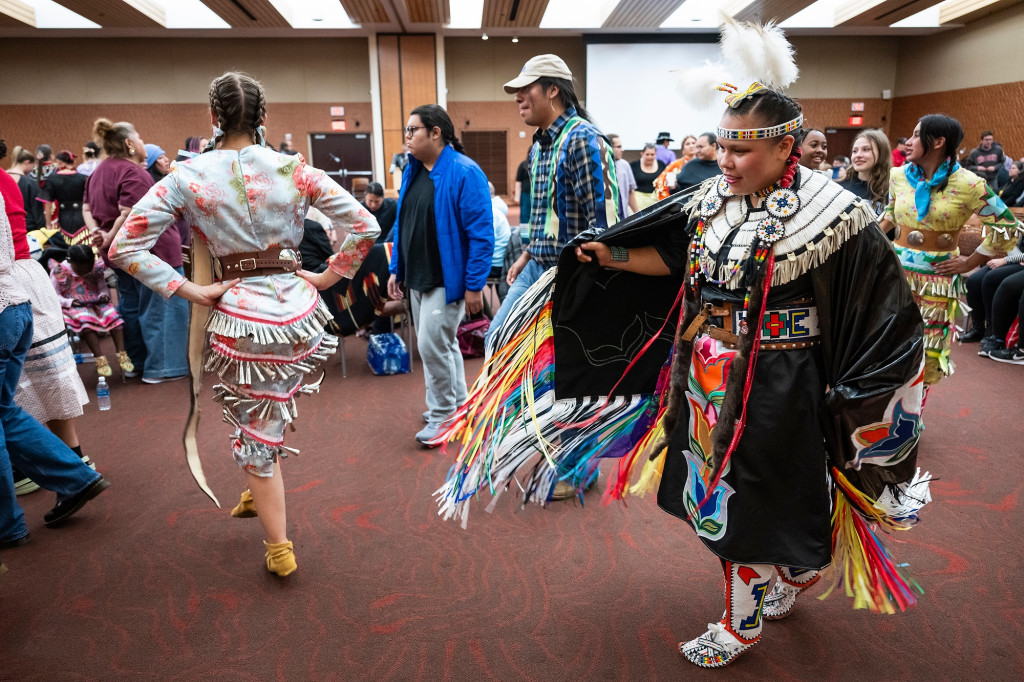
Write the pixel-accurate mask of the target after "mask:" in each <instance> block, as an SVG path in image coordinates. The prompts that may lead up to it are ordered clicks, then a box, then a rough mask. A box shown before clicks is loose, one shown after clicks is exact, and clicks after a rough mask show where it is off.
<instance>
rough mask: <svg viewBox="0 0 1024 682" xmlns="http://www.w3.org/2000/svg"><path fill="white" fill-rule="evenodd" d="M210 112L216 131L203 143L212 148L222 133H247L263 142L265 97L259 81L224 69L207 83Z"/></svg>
mask: <svg viewBox="0 0 1024 682" xmlns="http://www.w3.org/2000/svg"><path fill="white" fill-rule="evenodd" d="M210 111H212V112H213V114H214V116H215V117H216V119H217V128H218V129H219V132H217V134H216V135H214V137H213V138H212V139H211V140H210V143H209V144H207V145H206V149H204V150H203V151H208V150H210V149H215V148H216V147H217V143H218V142H220V141H221V140H222V139H223V138H224V136H225V135H230V134H240V135H248V136H249V137H250V138H251V139H252V141H253V142H259V143H260V144H263V143H264V140H263V131H262V130H261V127H262V125H263V119H264V117H266V115H267V99H266V96H265V95H264V94H263V86H262V85H260V82H259V81H258V80H256V79H255V78H253V77H252V76H250V75H249V74H247V73H239V72H235V71H228V72H227V73H225V74H224V75H223V76H221V77H220V78H215V79H214V80H213V82H212V83H210Z"/></svg>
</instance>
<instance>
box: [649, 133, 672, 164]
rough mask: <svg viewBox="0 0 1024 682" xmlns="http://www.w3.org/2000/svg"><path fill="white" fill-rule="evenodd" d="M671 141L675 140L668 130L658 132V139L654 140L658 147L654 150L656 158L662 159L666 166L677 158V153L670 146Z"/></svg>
mask: <svg viewBox="0 0 1024 682" xmlns="http://www.w3.org/2000/svg"><path fill="white" fill-rule="evenodd" d="M670 142H675V140H673V139H672V135H670V134H669V133H668V132H667V131H663V132H660V133H658V139H656V140H655V141H654V144H655V145H656V148H655V150H654V158H656V159H657V160H658V161H661V162H662V163H664V164H665V165H666V166H667V165H669V164H670V163H672V162H673V161H675V160H676V153H675V152H674V151H672V150H671V149H669V148H668V145H669V143H670Z"/></svg>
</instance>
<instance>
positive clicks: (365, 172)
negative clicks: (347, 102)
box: [309, 133, 373, 199]
mask: <svg viewBox="0 0 1024 682" xmlns="http://www.w3.org/2000/svg"><path fill="white" fill-rule="evenodd" d="M309 141H310V145H309V148H310V150H311V152H310V156H311V157H312V158H311V160H310V162H311V163H312V165H313V167H314V168H319V169H320V170H322V171H325V172H326V173H327V175H329V176H331V177H332V178H333V179H334V181H335V182H337V183H338V184H339V185H341V186H342V187H344V188H345V189H346V190H348V191H349V192H352V181H353V180H354V179H355V178H366V179H367V180H372V179H373V149H372V146H371V144H370V136H369V134H367V133H312V134H310V136H309ZM360 184H362V183H360ZM364 187H365V185H364ZM353 194H355V193H354V192H353ZM356 198H357V199H362V192H360V193H359V196H356Z"/></svg>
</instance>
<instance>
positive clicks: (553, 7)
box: [540, 0, 619, 28]
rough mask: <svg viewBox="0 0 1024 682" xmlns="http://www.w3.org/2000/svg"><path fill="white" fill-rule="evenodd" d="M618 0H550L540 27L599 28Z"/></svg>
mask: <svg viewBox="0 0 1024 682" xmlns="http://www.w3.org/2000/svg"><path fill="white" fill-rule="evenodd" d="M618 4H619V0H590V2H580V1H579V0H550V1H549V2H548V7H547V10H545V12H544V17H543V18H542V19H541V20H540V27H541V28H601V26H602V25H604V22H605V20H606V19H608V16H609V15H610V14H611V13H612V10H614V9H615V6H616V5H618Z"/></svg>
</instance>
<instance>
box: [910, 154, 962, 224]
mask: <svg viewBox="0 0 1024 682" xmlns="http://www.w3.org/2000/svg"><path fill="white" fill-rule="evenodd" d="M903 168H904V169H905V171H904V172H905V173H906V176H907V182H909V183H910V184H911V185H912V186H913V187H914V204H915V205H916V206H917V222H921V221H923V220H924V219H925V216H927V215H928V207H929V206H931V203H932V188H933V187H938V186H939V185H941V184H942V183H943V181H944V180H945V179H946V178H948V177H949V176H950V175H952V174H953V173H955V172H957V171H958V170H960V164H959V163H957V162H956V161H954V160H953V159H946V160H945V161H943V162H942V164H941V165H940V166H939V168H938V170H936V171H935V175H933V176H932V179H931V180H925V177H924V171H923V170H921V167H920V166H918V165H917V164H916V163H908V164H906V165H905V166H903Z"/></svg>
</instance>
